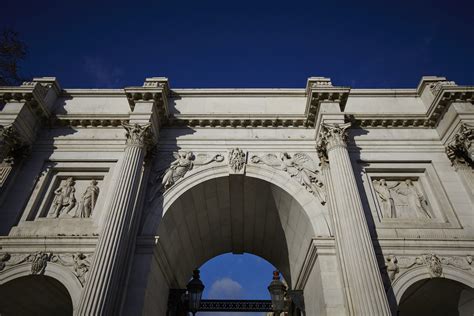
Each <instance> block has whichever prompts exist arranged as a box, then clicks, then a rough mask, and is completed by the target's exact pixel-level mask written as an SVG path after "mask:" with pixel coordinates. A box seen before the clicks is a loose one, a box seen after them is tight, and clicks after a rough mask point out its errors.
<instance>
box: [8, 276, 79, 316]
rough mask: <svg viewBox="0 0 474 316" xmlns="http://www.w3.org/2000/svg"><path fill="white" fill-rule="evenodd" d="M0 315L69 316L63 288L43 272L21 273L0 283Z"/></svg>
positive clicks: (68, 301) (70, 311) (70, 305)
mask: <svg viewBox="0 0 474 316" xmlns="http://www.w3.org/2000/svg"><path fill="white" fill-rule="evenodd" d="M0 298H1V299H0V314H2V315H72V314H73V303H72V299H71V296H70V295H69V292H68V290H67V289H66V287H65V286H64V285H63V284H62V283H61V282H59V281H58V280H56V279H55V278H52V277H49V276H45V275H29V276H22V277H19V278H16V279H13V280H11V281H8V282H6V283H5V284H2V285H0Z"/></svg>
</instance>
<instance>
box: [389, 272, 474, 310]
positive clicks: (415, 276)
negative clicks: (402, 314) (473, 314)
mask: <svg viewBox="0 0 474 316" xmlns="http://www.w3.org/2000/svg"><path fill="white" fill-rule="evenodd" d="M442 278H444V279H448V280H452V281H456V282H459V283H461V284H464V285H466V286H468V287H470V288H473V289H474V278H473V277H472V275H471V274H470V273H468V272H466V271H463V270H460V269H457V268H453V267H450V266H443V275H442ZM425 279H432V276H431V274H430V273H429V271H428V270H427V268H426V267H425V266H420V267H415V268H412V269H409V270H408V271H406V272H405V273H403V274H401V275H400V276H399V277H398V278H397V279H396V280H395V281H394V282H393V284H392V289H393V293H394V295H395V298H396V300H397V304H398V303H400V300H401V299H402V297H403V294H404V293H405V292H406V290H408V288H409V287H410V286H412V285H413V284H415V283H416V282H418V281H421V280H425Z"/></svg>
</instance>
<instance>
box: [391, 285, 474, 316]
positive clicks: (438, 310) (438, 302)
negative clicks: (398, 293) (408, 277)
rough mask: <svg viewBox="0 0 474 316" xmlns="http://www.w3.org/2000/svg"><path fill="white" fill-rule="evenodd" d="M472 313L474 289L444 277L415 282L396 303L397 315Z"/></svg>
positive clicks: (441, 315)
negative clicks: (397, 303)
mask: <svg viewBox="0 0 474 316" xmlns="http://www.w3.org/2000/svg"><path fill="white" fill-rule="evenodd" d="M473 313H474V289H472V288H470V287H468V286H467V285H465V284H462V283H460V282H457V281H453V280H449V279H445V278H434V279H423V280H420V281H417V282H415V283H414V284H412V285H411V286H410V287H409V288H408V289H407V290H406V291H405V293H403V296H402V298H401V300H400V302H399V305H398V315H399V316H410V315H431V316H437V315H439V316H443V315H460V316H467V315H473Z"/></svg>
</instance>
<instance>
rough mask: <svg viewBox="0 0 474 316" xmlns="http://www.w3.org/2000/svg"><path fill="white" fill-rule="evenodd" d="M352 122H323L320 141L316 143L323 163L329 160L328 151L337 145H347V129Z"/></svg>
mask: <svg viewBox="0 0 474 316" xmlns="http://www.w3.org/2000/svg"><path fill="white" fill-rule="evenodd" d="M350 126H351V123H344V124H327V123H323V124H321V131H320V132H319V137H318V138H319V141H318V143H317V145H316V149H317V151H318V155H319V159H320V160H321V163H325V162H328V154H327V153H328V151H330V150H331V149H333V148H335V147H337V146H343V147H346V144H347V139H348V137H347V129H348V128H349V127H350Z"/></svg>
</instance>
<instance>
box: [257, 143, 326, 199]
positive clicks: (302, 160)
mask: <svg viewBox="0 0 474 316" xmlns="http://www.w3.org/2000/svg"><path fill="white" fill-rule="evenodd" d="M251 161H252V162H253V163H261V164H265V165H267V166H270V167H273V168H275V169H278V170H282V171H285V172H286V173H288V174H289V175H290V176H291V177H292V178H294V179H295V180H296V181H298V182H299V183H300V184H301V185H302V186H304V187H305V188H306V190H308V191H309V192H311V193H313V194H314V195H315V196H316V197H317V198H318V199H319V200H320V201H321V204H323V205H324V204H325V203H326V193H325V188H324V184H323V181H322V179H321V174H320V172H319V170H318V168H317V165H316V163H315V162H314V161H313V160H312V159H311V158H310V157H309V156H308V155H307V154H305V153H295V154H294V155H293V156H291V155H290V154H288V153H287V152H283V153H280V154H279V155H278V156H277V155H276V154H266V155H263V156H261V157H259V156H253V157H252V158H251Z"/></svg>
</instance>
